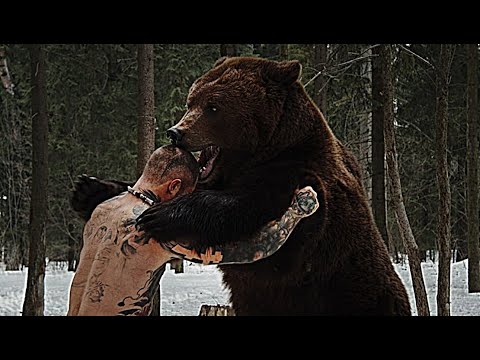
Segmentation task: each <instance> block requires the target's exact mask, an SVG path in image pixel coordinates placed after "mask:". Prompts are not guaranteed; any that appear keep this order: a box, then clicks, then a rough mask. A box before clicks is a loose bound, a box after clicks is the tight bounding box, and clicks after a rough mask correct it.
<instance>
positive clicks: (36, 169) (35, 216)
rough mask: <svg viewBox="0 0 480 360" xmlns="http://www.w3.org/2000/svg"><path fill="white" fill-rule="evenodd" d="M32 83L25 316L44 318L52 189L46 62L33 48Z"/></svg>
mask: <svg viewBox="0 0 480 360" xmlns="http://www.w3.org/2000/svg"><path fill="white" fill-rule="evenodd" d="M29 51H30V63H31V82H32V159H33V161H32V196H31V203H30V249H29V257H28V275H27V289H26V292H25V301H24V303H23V315H24V316H42V315H43V312H44V292H45V285H44V280H45V222H46V214H47V186H48V157H47V156H48V117H47V90H46V76H47V74H46V63H45V54H44V52H43V48H42V46H41V45H39V44H34V45H30V47H29Z"/></svg>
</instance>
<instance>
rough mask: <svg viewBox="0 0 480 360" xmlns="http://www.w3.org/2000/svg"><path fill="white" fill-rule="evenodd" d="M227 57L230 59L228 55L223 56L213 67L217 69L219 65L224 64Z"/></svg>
mask: <svg viewBox="0 0 480 360" xmlns="http://www.w3.org/2000/svg"><path fill="white" fill-rule="evenodd" d="M227 59H228V56H222V57H221V58H220V59H218V60H217V61H215V64H213V67H212V69H215V68H216V67H217V66H220V65H222V64H223V63H224V62H225V60H227Z"/></svg>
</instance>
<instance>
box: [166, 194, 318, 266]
mask: <svg viewBox="0 0 480 360" xmlns="http://www.w3.org/2000/svg"><path fill="white" fill-rule="evenodd" d="M318 206H319V203H318V199H317V193H316V192H315V191H314V190H313V189H312V188H311V187H310V186H307V187H305V188H303V189H301V190H297V191H296V193H295V196H294V198H293V201H292V204H291V205H290V207H289V208H288V209H287V211H286V212H285V213H284V214H283V216H282V217H281V218H279V219H277V220H273V221H271V222H269V223H268V224H267V225H265V226H264V227H263V228H262V229H260V230H259V231H258V232H256V233H255V234H254V235H253V236H252V238H251V240H249V241H237V242H234V243H227V244H222V245H217V246H215V247H209V248H207V250H206V251H205V252H202V253H201V254H198V253H197V252H196V251H195V250H193V249H190V248H189V247H188V245H186V244H182V245H180V244H176V243H168V242H167V243H165V244H164V246H166V247H167V248H168V249H169V250H170V251H171V252H173V253H174V254H176V255H177V256H180V257H181V258H184V259H185V260H189V261H192V262H197V263H203V264H205V265H208V264H244V263H251V262H254V261H257V260H260V259H263V258H266V257H268V256H270V255H272V254H273V253H275V252H276V251H277V250H278V249H280V248H281V247H282V245H283V244H284V243H285V242H286V241H287V239H288V237H289V236H290V234H291V233H292V232H293V229H294V228H295V226H297V224H298V223H299V222H300V220H301V219H303V218H305V217H308V216H310V215H312V214H313V213H314V212H315V211H317V209H318Z"/></svg>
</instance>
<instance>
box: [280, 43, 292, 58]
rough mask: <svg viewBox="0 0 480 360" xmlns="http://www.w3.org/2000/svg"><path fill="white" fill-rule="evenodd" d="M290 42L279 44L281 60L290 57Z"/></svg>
mask: <svg viewBox="0 0 480 360" xmlns="http://www.w3.org/2000/svg"><path fill="white" fill-rule="evenodd" d="M288 50H289V47H288V44H280V45H279V46H278V53H279V56H280V60H287V59H288Z"/></svg>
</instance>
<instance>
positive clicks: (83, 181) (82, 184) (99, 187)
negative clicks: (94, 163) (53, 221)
mask: <svg viewBox="0 0 480 360" xmlns="http://www.w3.org/2000/svg"><path fill="white" fill-rule="evenodd" d="M127 186H133V183H127V182H123V181H117V180H101V179H97V178H96V177H93V176H87V175H80V176H79V177H78V179H77V181H75V185H74V189H73V195H72V198H71V204H72V207H73V210H75V211H76V212H77V213H78V214H79V215H80V216H81V217H82V219H83V220H85V221H88V219H90V216H91V215H92V212H93V210H95V208H96V207H97V205H99V204H100V203H102V202H104V201H105V200H108V199H110V198H112V197H114V196H117V195H119V194H121V193H122V192H124V191H127Z"/></svg>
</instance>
